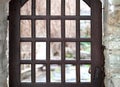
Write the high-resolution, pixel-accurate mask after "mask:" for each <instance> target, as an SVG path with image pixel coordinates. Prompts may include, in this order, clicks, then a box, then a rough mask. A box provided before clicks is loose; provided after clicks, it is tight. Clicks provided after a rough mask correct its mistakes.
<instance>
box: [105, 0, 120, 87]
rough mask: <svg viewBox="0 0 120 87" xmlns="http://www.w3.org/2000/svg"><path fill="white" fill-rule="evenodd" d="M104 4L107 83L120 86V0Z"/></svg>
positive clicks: (110, 85)
mask: <svg viewBox="0 0 120 87" xmlns="http://www.w3.org/2000/svg"><path fill="white" fill-rule="evenodd" d="M104 5H105V8H104V18H105V19H104V38H103V42H104V45H105V46H106V50H105V52H104V54H105V73H106V78H105V85H106V87H120V0H108V1H106V2H105V4H104Z"/></svg>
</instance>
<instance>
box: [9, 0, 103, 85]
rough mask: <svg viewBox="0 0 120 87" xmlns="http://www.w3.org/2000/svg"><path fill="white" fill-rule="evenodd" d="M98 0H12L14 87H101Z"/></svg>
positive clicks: (101, 64)
mask: <svg viewBox="0 0 120 87" xmlns="http://www.w3.org/2000/svg"><path fill="white" fill-rule="evenodd" d="M101 7H102V6H101V2H100V0H11V2H10V10H9V12H10V13H9V27H10V31H9V37H10V38H9V39H10V42H9V44H10V47H9V49H10V52H9V56H10V87H103V85H102V84H103V71H102V70H103V69H102V68H103V67H102V66H103V56H102V21H101V20H102V17H101V15H102V11H101V10H102V8H101Z"/></svg>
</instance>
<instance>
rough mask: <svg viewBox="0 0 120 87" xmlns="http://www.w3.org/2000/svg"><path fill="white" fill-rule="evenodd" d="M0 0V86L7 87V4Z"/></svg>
mask: <svg viewBox="0 0 120 87" xmlns="http://www.w3.org/2000/svg"><path fill="white" fill-rule="evenodd" d="M5 1H6V0H0V87H7V57H6V49H7V48H6V47H7V46H6V36H7V13H6V12H7V9H6V8H7V4H6V3H5Z"/></svg>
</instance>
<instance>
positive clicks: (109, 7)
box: [0, 0, 120, 87]
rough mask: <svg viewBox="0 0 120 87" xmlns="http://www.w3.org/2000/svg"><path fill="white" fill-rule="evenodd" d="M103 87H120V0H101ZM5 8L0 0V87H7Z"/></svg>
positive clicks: (4, 4)
mask: <svg viewBox="0 0 120 87" xmlns="http://www.w3.org/2000/svg"><path fill="white" fill-rule="evenodd" d="M102 2H103V3H104V6H103V32H104V34H103V44H104V45H105V46H106V49H105V51H104V55H105V74H106V77H105V87H120V67H119V66H120V0H102ZM7 6H8V0H0V87H7V70H8V68H7V64H8V63H7V56H6V51H7V50H8V49H7V44H6V43H7V40H6V37H7Z"/></svg>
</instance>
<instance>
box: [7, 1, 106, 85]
mask: <svg viewBox="0 0 120 87" xmlns="http://www.w3.org/2000/svg"><path fill="white" fill-rule="evenodd" d="M25 1H26V0H23V2H19V1H18V0H11V2H10V10H9V49H10V51H9V70H10V73H9V75H10V78H9V81H10V82H9V84H10V87H16V86H18V87H19V86H20V85H21V86H22V87H25V86H27V85H29V84H23V85H22V84H20V82H19V80H20V77H19V74H20V67H19V64H20V61H19V59H18V55H20V53H19V51H18V49H20V47H19V41H20V35H19V34H20V31H19V26H20V23H19V20H20V19H21V17H20V10H19V8H20V7H21V6H22V5H23V3H25ZM47 1H48V2H49V0H47ZM84 1H85V2H86V3H87V4H88V5H90V4H91V9H92V10H91V18H89V17H88V16H86V17H81V16H79V11H78V12H77V13H76V14H77V15H76V18H77V19H78V20H80V19H86V20H87V19H91V20H92V21H91V27H92V34H91V35H92V36H91V37H92V38H91V40H90V39H77V40H78V41H91V42H92V49H93V50H92V55H91V56H92V59H94V60H92V63H91V64H92V69H91V70H92V71H91V73H94V71H95V68H96V67H101V68H103V66H104V59H103V54H102V53H103V50H102V4H101V2H100V0H91V1H90V2H89V1H88V0H84ZM77 2H78V3H79V0H77ZM62 3H63V4H65V3H64V2H62ZM77 6H79V4H77ZM32 9H34V7H33V8H32ZM61 9H64V6H63V7H61ZM48 10H50V7H49V5H48ZM64 10H65V9H64ZM64 10H63V11H61V13H62V14H61V17H62V18H63V19H64V14H65V12H64ZM77 10H79V9H77ZM32 14H35V12H33V13H32ZM47 15H48V17H49V15H50V11H48V12H47ZM46 17H47V16H46ZM33 18H34V17H33ZM43 18H44V17H43ZM56 18H59V17H56ZM53 19H54V17H53ZM68 19H74V17H71V16H68ZM77 19H75V20H77ZM61 21H62V19H61ZM48 22H49V21H48ZM48 25H49V23H48ZM33 26H34V25H33ZM63 26H65V25H64V24H63ZM76 26H77V27H79V22H77V24H76ZM63 28H64V27H63ZM33 31H34V30H33ZM64 35H65V32H64V29H63V30H62V36H63V40H64V39H65V38H64V37H65V36H64ZM33 36H35V35H33ZM48 36H50V35H48ZM77 37H79V36H77ZM43 40H44V39H43ZM48 40H49V39H48ZM66 40H69V39H66ZM53 41H54V39H53ZM71 41H74V39H73V40H72V39H71ZM48 49H50V48H48ZM63 50H64V49H63ZM93 53H94V54H93ZM98 55H100V56H98ZM64 56H65V55H63V57H64ZM78 57H79V56H78ZM23 62H24V61H23ZM87 62H88V63H89V61H87ZM87 62H86V63H87ZM81 63H82V61H81ZM16 66H17V67H19V69H18V68H17V67H16ZM13 73H16V74H13ZM33 74H34V72H33ZM15 77H17V78H15ZM13 78H14V79H13ZM92 79H94V75H92ZM33 82H34V81H33ZM48 82H49V81H48ZM47 84H49V83H47ZM44 85H45V84H43V86H44ZM55 85H56V84H52V85H51V84H49V87H55ZM62 85H63V86H64V83H63V84H61V86H62ZM86 85H87V84H86ZM90 85H91V84H90ZM66 86H69V87H73V86H76V85H75V84H67V85H66ZM78 86H82V87H86V86H85V84H78ZM29 87H34V84H33V85H29ZM36 87H39V84H38V85H36ZM90 87H92V85H91V86H90ZM102 87H103V86H102Z"/></svg>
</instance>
